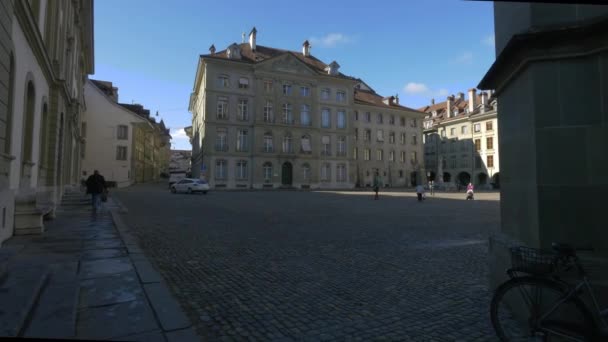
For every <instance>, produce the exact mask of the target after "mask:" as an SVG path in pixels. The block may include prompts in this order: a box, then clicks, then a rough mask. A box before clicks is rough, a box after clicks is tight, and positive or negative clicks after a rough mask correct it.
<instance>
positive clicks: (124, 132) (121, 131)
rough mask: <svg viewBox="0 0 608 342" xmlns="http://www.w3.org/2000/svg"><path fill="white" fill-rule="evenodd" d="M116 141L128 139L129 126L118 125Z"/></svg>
mask: <svg viewBox="0 0 608 342" xmlns="http://www.w3.org/2000/svg"><path fill="white" fill-rule="evenodd" d="M117 137H118V139H120V140H127V139H129V126H126V125H119V126H118V135H117Z"/></svg>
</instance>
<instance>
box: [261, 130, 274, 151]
mask: <svg viewBox="0 0 608 342" xmlns="http://www.w3.org/2000/svg"><path fill="white" fill-rule="evenodd" d="M273 150H274V145H273V142H272V133H270V132H266V133H265V134H264V150H263V151H264V152H272V151H273Z"/></svg>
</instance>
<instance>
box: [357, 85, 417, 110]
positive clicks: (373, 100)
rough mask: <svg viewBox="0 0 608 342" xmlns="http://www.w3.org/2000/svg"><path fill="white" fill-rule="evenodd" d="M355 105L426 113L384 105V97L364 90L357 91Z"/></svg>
mask: <svg viewBox="0 0 608 342" xmlns="http://www.w3.org/2000/svg"><path fill="white" fill-rule="evenodd" d="M355 103H358V104H364V105H368V106H376V107H383V108H390V109H397V110H407V111H410V112H418V113H421V114H424V112H421V111H419V110H417V109H413V108H409V107H406V106H402V105H398V104H395V103H393V104H392V105H388V104H386V103H384V98H383V97H382V96H380V95H378V94H376V93H375V92H372V91H367V90H362V89H355Z"/></svg>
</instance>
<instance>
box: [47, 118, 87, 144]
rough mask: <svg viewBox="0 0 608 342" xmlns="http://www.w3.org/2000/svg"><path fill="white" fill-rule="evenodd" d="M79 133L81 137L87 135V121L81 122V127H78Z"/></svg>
mask: <svg viewBox="0 0 608 342" xmlns="http://www.w3.org/2000/svg"><path fill="white" fill-rule="evenodd" d="M80 135H81V136H82V137H83V138H86V137H87V123H86V122H83V123H82V125H81V127H80ZM43 141H44V140H43Z"/></svg>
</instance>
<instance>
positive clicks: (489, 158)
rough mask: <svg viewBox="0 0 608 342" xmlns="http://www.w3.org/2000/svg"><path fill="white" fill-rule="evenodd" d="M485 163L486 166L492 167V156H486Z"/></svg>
mask: <svg viewBox="0 0 608 342" xmlns="http://www.w3.org/2000/svg"><path fill="white" fill-rule="evenodd" d="M486 158H487V161H488V162H487V163H486V166H487V167H494V156H487V157H486Z"/></svg>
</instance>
